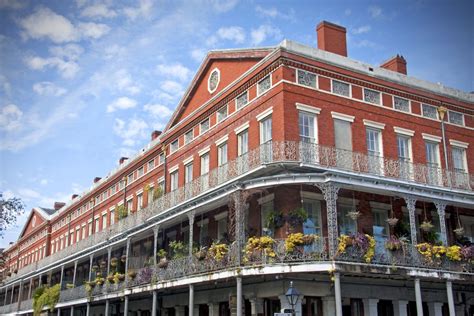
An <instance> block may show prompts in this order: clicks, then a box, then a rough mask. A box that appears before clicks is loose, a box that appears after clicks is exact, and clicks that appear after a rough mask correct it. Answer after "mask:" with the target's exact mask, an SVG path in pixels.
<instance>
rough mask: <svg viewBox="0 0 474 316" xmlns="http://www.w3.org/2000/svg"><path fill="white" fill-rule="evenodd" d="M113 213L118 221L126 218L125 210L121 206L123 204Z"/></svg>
mask: <svg viewBox="0 0 474 316" xmlns="http://www.w3.org/2000/svg"><path fill="white" fill-rule="evenodd" d="M115 211H116V212H117V216H118V219H119V220H120V219H122V218H125V217H127V216H128V212H127V209H126V208H125V205H123V204H122V205H119V206H117V208H116V209H115Z"/></svg>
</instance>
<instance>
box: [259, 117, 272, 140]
mask: <svg viewBox="0 0 474 316" xmlns="http://www.w3.org/2000/svg"><path fill="white" fill-rule="evenodd" d="M271 140H272V117H271V116H268V117H267V118H265V119H263V120H262V121H260V144H265V143H267V142H269V141H271Z"/></svg>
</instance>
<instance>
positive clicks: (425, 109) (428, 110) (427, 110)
mask: <svg viewBox="0 0 474 316" xmlns="http://www.w3.org/2000/svg"><path fill="white" fill-rule="evenodd" d="M422 114H423V116H424V117H429V118H432V119H438V112H437V111H436V107H434V106H432V105H428V104H423V105H422Z"/></svg>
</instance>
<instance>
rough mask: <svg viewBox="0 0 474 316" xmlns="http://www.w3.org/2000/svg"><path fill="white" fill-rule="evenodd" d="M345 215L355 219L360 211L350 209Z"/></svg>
mask: <svg viewBox="0 0 474 316" xmlns="http://www.w3.org/2000/svg"><path fill="white" fill-rule="evenodd" d="M347 216H348V217H350V218H351V219H352V220H354V221H356V220H357V219H358V218H359V217H360V212H359V211H356V210H354V211H350V212H348V213H347Z"/></svg>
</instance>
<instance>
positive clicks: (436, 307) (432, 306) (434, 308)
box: [428, 302, 443, 316]
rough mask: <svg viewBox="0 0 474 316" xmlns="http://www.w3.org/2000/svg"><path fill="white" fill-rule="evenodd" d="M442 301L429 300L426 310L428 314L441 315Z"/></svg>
mask: <svg viewBox="0 0 474 316" xmlns="http://www.w3.org/2000/svg"><path fill="white" fill-rule="evenodd" d="M442 308H443V303H439V302H429V303H428V312H429V315H430V316H443V310H442Z"/></svg>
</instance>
